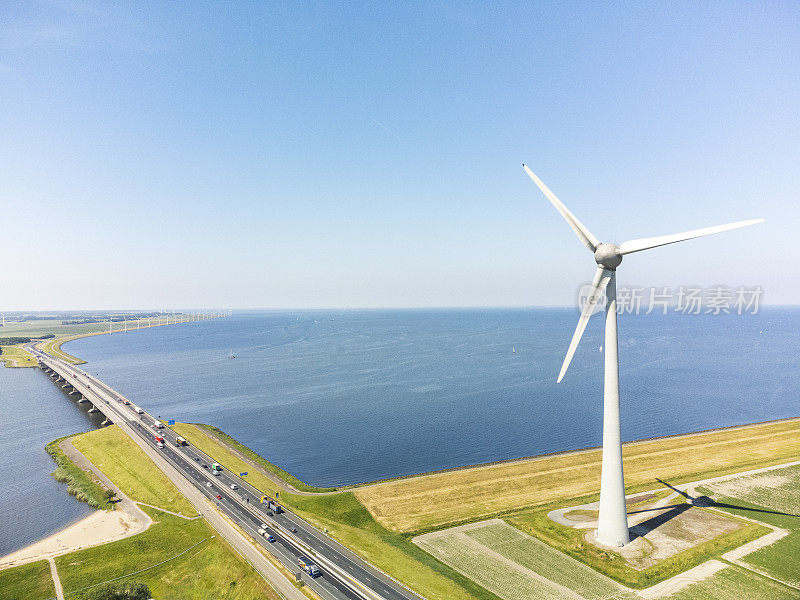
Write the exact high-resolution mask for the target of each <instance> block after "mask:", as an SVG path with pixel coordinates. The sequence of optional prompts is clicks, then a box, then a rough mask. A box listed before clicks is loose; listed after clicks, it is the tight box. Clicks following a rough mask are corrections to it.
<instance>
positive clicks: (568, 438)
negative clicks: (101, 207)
mask: <svg viewBox="0 0 800 600" xmlns="http://www.w3.org/2000/svg"><path fill="white" fill-rule="evenodd" d="M576 322H577V313H576V311H575V310H574V309H529V310H511V309H509V310H498V309H491V310H489V309H486V310H406V311H397V310H395V311H378V310H375V311H313V312H249V313H238V314H235V315H234V316H233V317H229V318H226V319H220V320H213V321H202V322H196V323H187V324H183V325H178V326H170V327H159V328H154V329H149V330H142V331H134V332H129V333H127V334H115V335H112V336H96V337H90V338H84V339H80V340H76V341H74V342H70V343H69V344H67V345H65V349H66V350H67V351H68V352H71V353H73V354H75V355H77V356H80V357H82V358H84V359H86V360H88V361H89V365H87V369H88V370H90V371H91V372H93V373H97V374H98V375H99V376H100V377H101V378H103V379H105V380H107V381H108V382H109V383H110V384H111V385H113V386H114V387H116V388H117V389H118V390H120V391H121V392H122V393H124V394H125V395H127V396H128V397H130V398H131V399H132V400H135V401H136V402H137V403H141V404H142V405H143V406H145V407H146V408H147V409H148V410H149V411H151V412H153V413H155V414H157V415H160V416H162V417H165V418H175V419H178V420H181V421H191V422H204V423H210V424H213V425H217V426H218V427H220V428H221V429H223V430H224V431H226V432H228V433H230V434H231V435H233V436H234V437H236V438H237V439H239V440H241V441H242V442H244V443H245V444H247V445H248V446H250V447H252V448H253V449H255V450H256V451H258V452H259V453H261V454H262V455H263V456H265V457H267V458H268V459H270V460H271V461H273V462H274V463H276V464H278V465H280V466H281V467H283V468H284V469H286V470H287V471H289V472H291V473H294V474H296V475H297V476H298V477H300V478H301V479H303V480H304V481H307V482H309V483H311V484H316V485H322V486H331V485H343V484H349V483H356V482H363V481H371V480H375V479H380V478H386V477H395V476H400V475H407V474H412V473H418V472H423V471H430V470H435V469H443V468H448V467H456V466H462V465H469V464H474V463H481V462H487V461H494V460H501V459H509V458H516V457H522V456H529V455H534V454H540V453H544V452H555V451H561V450H569V449H575V448H582V447H587V446H596V445H599V444H600V442H601V433H602V389H603V388H602V376H603V370H602V354H601V353H600V352H599V348H600V345H601V344H602V325H603V324H602V319H601V318H599V317H595V318H593V319H592V320H591V321H590V324H589V327H588V329H587V332H586V334H585V336H584V340H583V341H582V343H581V346H580V348H579V349H578V352H577V354H576V356H575V359H574V360H573V364H572V366H571V368H570V371H569V373H568V374H567V376H566V378H565V379H564V381H563V382H562V383H561V384H558V385H557V384H556V383H555V379H556V375H557V373H558V370H559V367H560V365H561V361H562V360H563V356H564V352H565V350H566V347H567V345H568V343H569V340H570V337H571V336H572V332H573V329H574V327H575V324H576ZM799 341H800V310H798V309H777V308H773V309H766V310H762V312H761V314H758V315H743V316H738V315H729V316H711V315H708V316H688V315H680V314H669V315H666V316H664V315H655V314H653V315H649V316H629V315H623V316H621V317H620V363H621V368H620V380H621V387H622V411H623V412H622V414H623V418H622V433H623V438H624V439H626V440H632V439H639V438H645V437H652V436H660V435H668V434H676V433H684V432H690V431H696V430H700V429H708V428H714V427H725V426H730V425H738V424H744V423H751V422H756V421H763V420H769V419H778V418H785V417H791V416H798V415H800V368H799V367H800V357H798V352H797V350H798V342H799ZM231 349H233V351H234V352H235V354H236V358H235V359H233V360H231V359H228V354H229V352H230V350H231ZM513 350H515V351H513Z"/></svg>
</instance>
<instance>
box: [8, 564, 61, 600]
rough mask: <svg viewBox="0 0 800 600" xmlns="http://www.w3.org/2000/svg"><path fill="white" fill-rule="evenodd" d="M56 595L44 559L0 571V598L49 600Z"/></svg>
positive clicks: (9, 599) (48, 566) (48, 567)
mask: <svg viewBox="0 0 800 600" xmlns="http://www.w3.org/2000/svg"><path fill="white" fill-rule="evenodd" d="M55 595H56V588H55V585H54V584H53V578H52V577H51V576H50V565H49V564H48V563H47V561H46V560H40V561H37V562H32V563H28V564H27V565H20V566H19V567H13V568H11V569H5V570H3V571H0V599H2V600H50V598H54V597H55Z"/></svg>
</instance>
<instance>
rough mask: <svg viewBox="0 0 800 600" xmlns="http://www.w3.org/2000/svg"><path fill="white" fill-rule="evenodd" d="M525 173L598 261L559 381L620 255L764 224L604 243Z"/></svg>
mask: <svg viewBox="0 0 800 600" xmlns="http://www.w3.org/2000/svg"><path fill="white" fill-rule="evenodd" d="M522 168H523V169H525V172H526V173H527V174H528V176H529V177H530V178H531V179H532V180H533V182H534V183H535V184H536V187H538V188H539V189H540V190H541V191H542V193H543V194H544V195H545V196H547V199H548V200H550V203H551V204H552V205H553V206H554V207H555V209H556V210H557V211H558V212H559V213H560V214H561V216H562V217H563V218H564V220H565V221H566V222H567V224H568V225H569V226H570V227H571V228H572V230H573V231H574V232H575V235H577V236H578V239H579V240H580V241H581V242H582V243H583V245H584V246H586V248H587V249H588V250H589V251H590V252H592V253H593V254H594V260H595V262H596V263H597V271H596V272H595V275H594V281H592V285H591V288H590V292H589V294H588V296H587V298H586V300H587V301H586V304H585V305H584V307H583V310H582V311H581V317H580V319H579V320H578V326H577V327H576V328H575V333H574V334H573V336H572V341H571V342H570V345H569V348H568V350H567V355H566V357H565V358H564V363H563V364H562V365H561V372H560V373H559V374H558V381H559V382H560V381H561V380H562V379H563V377H564V374H565V373H566V372H567V367H569V363H570V361H571V360H572V356H573V355H574V354H575V349H576V348H577V346H578V342H579V341H580V339H581V336H582V335H583V331H584V329H586V323H587V321H588V320H589V317H590V316H592V313H593V312H594V308H595V305H596V303H597V301H598V300H600V298H601V297H602V294H603V291H604V290H605V289H606V287H607V286H608V284H609V282H610V281H612V280H613V279H614V278H615V277H616V273H615V271H616V269H617V267H618V266H619V265H620V263H622V257H623V256H625V255H626V254H631V253H633V252H641V251H642V250H649V249H650V248H657V247H659V246H666V245H667V244H674V243H675V242H683V241H685V240H691V239H693V238H698V237H703V236H706V235H711V234H714V233H721V232H723V231H730V230H731V229H739V228H740V227H748V226H750V225H755V224H756V223H763V222H764V219H750V220H749V221H737V222H736V223H728V224H726V225H715V226H714V227H703V228H702V229H692V230H691V231H684V232H682V233H673V234H671V235H661V236H657V237H649V238H642V239H637V240H629V241H627V242H623V243H622V244H620V245H617V244H609V243H606V244H603V243H601V242H600V240H599V239H598V238H597V237H595V235H594V234H593V233H592V232H591V231H589V229H588V228H587V227H586V225H584V224H583V223H581V222H580V221H579V220H578V218H577V217H576V216H575V215H574V214H572V212H571V211H570V210H569V209H568V208H567V207H566V206H564V203H563V202H561V200H559V199H558V198H557V197H556V195H555V194H554V193H553V192H552V191H550V188H548V187H547V186H546V185H545V184H544V182H543V181H542V180H541V179H539V178H538V177H537V176H536V174H535V173H534V172H533V171H531V170H530V169H529V168H528V167H527V166H526V165H522Z"/></svg>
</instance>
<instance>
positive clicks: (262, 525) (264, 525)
mask: <svg viewBox="0 0 800 600" xmlns="http://www.w3.org/2000/svg"><path fill="white" fill-rule="evenodd" d="M266 528H267V524H266V523H262V524H261V529H266ZM259 533H260V532H259Z"/></svg>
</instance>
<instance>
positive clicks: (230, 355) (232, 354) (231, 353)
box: [228, 350, 236, 358]
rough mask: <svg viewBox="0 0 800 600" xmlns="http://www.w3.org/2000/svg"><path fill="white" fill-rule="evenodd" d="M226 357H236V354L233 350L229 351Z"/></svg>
mask: <svg viewBox="0 0 800 600" xmlns="http://www.w3.org/2000/svg"><path fill="white" fill-rule="evenodd" d="M228 358H236V355H235V354H234V353H233V350H231V351H230V353H229V354H228Z"/></svg>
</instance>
